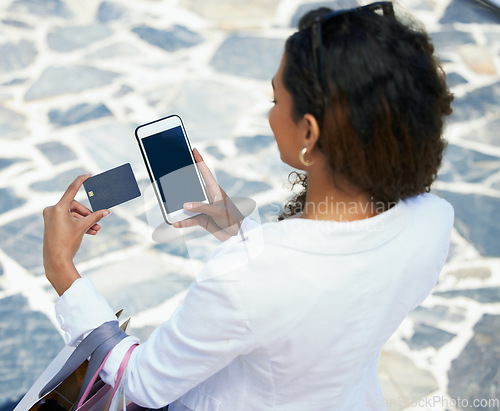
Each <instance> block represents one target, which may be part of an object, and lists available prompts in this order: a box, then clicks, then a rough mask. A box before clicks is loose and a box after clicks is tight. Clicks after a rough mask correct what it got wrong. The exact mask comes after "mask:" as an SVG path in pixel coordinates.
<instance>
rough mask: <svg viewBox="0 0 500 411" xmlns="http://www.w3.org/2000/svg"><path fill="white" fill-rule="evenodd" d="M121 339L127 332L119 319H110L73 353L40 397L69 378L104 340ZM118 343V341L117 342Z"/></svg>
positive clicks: (44, 388)
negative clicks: (119, 322) (120, 324)
mask: <svg viewBox="0 0 500 411" xmlns="http://www.w3.org/2000/svg"><path fill="white" fill-rule="evenodd" d="M115 336H116V337H117V338H120V341H121V339H123V338H125V337H126V336H127V334H125V332H124V331H123V330H122V329H121V328H120V327H119V325H118V321H108V322H105V323H103V324H101V325H100V326H99V327H98V328H96V329H95V330H93V331H92V332H91V333H90V334H89V335H88V336H87V337H86V338H85V339H84V340H83V341H82V342H81V343H80V344H79V345H78V347H76V349H75V351H73V352H72V353H71V355H70V356H69V358H68V359H67V361H66V362H65V363H64V365H63V367H62V368H61V369H60V370H59V372H58V373H57V374H56V375H55V376H54V377H53V378H52V379H51V380H50V381H49V382H48V383H47V384H46V385H45V387H43V388H42V389H41V391H40V393H39V394H38V398H42V397H43V396H44V395H46V394H47V393H49V392H50V391H52V390H53V389H54V388H56V387H57V386H58V385H59V384H61V383H62V382H63V381H64V380H65V379H66V378H68V377H69V376H70V375H71V374H72V373H73V372H74V371H75V370H76V369H77V368H78V367H79V366H80V365H81V364H82V363H83V362H84V361H85V360H86V359H87V358H88V357H90V356H91V354H92V353H93V352H94V351H95V350H96V349H97V348H98V347H99V346H100V345H101V344H103V343H104V342H106V341H108V340H109V339H111V338H113V337H115ZM115 345H116V343H115Z"/></svg>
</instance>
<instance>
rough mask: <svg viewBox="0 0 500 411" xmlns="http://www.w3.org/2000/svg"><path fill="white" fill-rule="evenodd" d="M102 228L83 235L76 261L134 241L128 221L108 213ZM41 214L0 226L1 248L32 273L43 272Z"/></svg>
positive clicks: (128, 244)
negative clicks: (91, 233) (92, 233)
mask: <svg viewBox="0 0 500 411" xmlns="http://www.w3.org/2000/svg"><path fill="white" fill-rule="evenodd" d="M101 225H102V226H103V229H102V230H101V231H100V232H99V234H98V235H96V236H87V235H86V236H85V237H84V240H83V242H82V245H81V248H80V251H79V252H78V254H77V255H76V258H75V262H76V263H79V262H82V261H87V260H89V259H91V258H93V257H96V256H98V255H99V256H102V255H104V254H106V253H108V252H112V251H117V250H123V249H126V248H127V247H130V246H132V245H136V244H137V238H136V236H135V235H134V234H133V233H132V232H131V231H130V229H129V228H130V227H129V224H128V222H127V221H125V220H123V219H122V218H120V217H118V216H117V215H115V214H111V215H110V216H109V217H106V219H105V220H103V221H102V222H101ZM42 245H43V218H42V210H40V213H39V214H33V215H30V216H27V217H23V218H20V219H18V220H14V221H12V222H10V223H7V224H5V225H3V226H0V249H2V250H3V251H4V252H5V253H6V254H7V255H9V257H11V258H12V259H14V260H15V261H17V262H18V263H19V264H20V265H21V266H23V267H24V268H26V269H27V270H29V271H30V272H31V273H32V274H34V275H41V274H43V272H44V271H43V264H42Z"/></svg>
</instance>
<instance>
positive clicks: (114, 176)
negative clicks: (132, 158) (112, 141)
mask: <svg viewBox="0 0 500 411" xmlns="http://www.w3.org/2000/svg"><path fill="white" fill-rule="evenodd" d="M83 187H84V188H85V192H86V193H87V196H88V198H89V201H90V206H91V207H92V211H97V210H102V209H104V208H111V207H114V206H116V205H118V204H122V203H125V202H126V201H129V200H132V199H134V198H137V197H139V196H140V195H141V191H140V190H139V186H138V185H137V180H136V179H135V176H134V172H133V171H132V167H131V166H130V164H129V163H126V164H123V165H121V166H119V167H116V168H113V169H111V170H108V171H105V172H103V173H101V174H96V175H95V176H92V177H90V178H87V180H85V181H84V182H83Z"/></svg>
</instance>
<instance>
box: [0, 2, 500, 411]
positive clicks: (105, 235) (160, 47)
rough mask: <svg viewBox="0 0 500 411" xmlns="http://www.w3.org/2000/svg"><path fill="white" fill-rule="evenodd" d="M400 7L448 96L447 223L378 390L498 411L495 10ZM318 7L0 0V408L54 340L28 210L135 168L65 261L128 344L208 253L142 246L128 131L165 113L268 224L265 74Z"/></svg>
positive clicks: (149, 213)
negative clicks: (125, 326) (78, 179)
mask: <svg viewBox="0 0 500 411" xmlns="http://www.w3.org/2000/svg"><path fill="white" fill-rule="evenodd" d="M338 3H339V2H338V1H337V2H335V1H331V2H323V3H321V4H327V5H333V6H335V5H338ZM341 3H342V5H344V6H345V5H349V2H348V1H343V2H341ZM399 3H400V6H401V8H402V10H403V11H407V12H409V13H411V14H412V15H413V16H415V17H416V18H418V19H419V20H421V21H422V22H423V23H424V25H425V26H426V28H427V29H428V31H429V32H430V33H431V35H432V37H433V39H434V43H435V46H436V49H437V53H438V55H439V56H440V58H441V60H442V62H443V65H444V68H445V70H446V72H447V75H448V81H449V84H450V86H451V87H452V90H453V91H454V93H455V96H456V100H455V103H454V111H455V113H454V115H453V117H452V118H451V119H450V122H449V125H448V127H447V131H446V137H447V139H448V140H449V147H448V149H447V152H446V156H445V159H444V164H443V167H442V170H441V173H440V175H439V181H438V182H437V184H436V185H435V191H436V192H437V193H438V194H439V195H441V196H443V197H445V198H446V199H448V200H449V201H450V202H451V203H452V204H453V205H454V207H455V212H456V223H455V229H454V232H453V239H452V247H451V252H450V256H449V259H448V262H447V264H446V266H445V268H444V271H443V273H442V275H441V277H440V281H439V284H438V285H437V287H436V289H435V291H434V293H433V294H432V295H431V296H430V297H429V298H428V299H427V300H426V301H425V302H424V304H423V305H422V306H421V307H419V308H417V309H416V310H415V311H413V312H412V313H411V314H410V316H409V317H408V318H407V320H405V321H404V323H403V324H402V326H401V327H400V329H399V330H398V332H397V333H396V335H394V337H393V338H391V340H390V341H389V342H388V344H387V345H386V348H385V349H384V351H383V353H382V356H381V361H380V375H381V380H382V384H383V389H384V394H385V398H386V401H387V404H388V407H389V409H390V410H403V409H407V410H410V409H411V410H414V409H423V410H455V409H474V408H476V409H484V410H498V409H500V407H499V405H498V403H496V405H495V403H494V402H492V401H490V403H489V404H488V402H487V401H488V400H490V399H498V398H499V396H500V348H499V347H500V332H499V331H500V259H499V257H500V241H499V238H500V219H499V218H498V216H497V213H498V211H500V171H499V170H500V169H499V166H500V148H499V147H498V145H499V143H500V133H499V131H498V130H500V110H499V103H500V55H499V53H500V24H499V23H500V13H499V12H495V11H494V10H493V9H488V7H486V6H481V5H479V3H478V2H477V1H474V0H418V1H417V0H401V1H400V2H399ZM319 4H320V3H317V2H308V1H305V0H252V1H245V0H218V1H209V0H113V1H107V0H105V1H102V0H87V1H85V2H80V1H77V0H2V2H1V4H0V147H1V150H0V410H11V409H12V408H13V407H14V405H15V404H16V403H17V401H18V399H19V398H20V397H21V396H22V395H23V393H24V392H25V391H26V390H27V388H28V387H29V386H30V385H31V384H32V382H33V381H34V379H35V378H36V377H37V376H38V375H39V374H40V372H41V371H42V370H43V369H44V367H45V366H46V365H47V363H48V362H49V361H50V359H51V358H53V357H54V355H55V354H56V353H57V352H58V351H59V350H60V349H61V348H62V346H63V340H62V338H61V335H60V333H59V331H58V327H57V324H56V321H55V319H54V314H53V302H54V300H55V298H56V295H55V293H54V292H53V291H52V290H51V289H50V287H49V286H48V283H47V282H46V280H45V278H44V276H43V270H42V260H41V258H42V256H41V247H42V234H43V222H42V217H41V211H42V209H43V208H44V207H45V206H46V205H49V204H52V203H54V202H55V201H57V199H58V198H59V197H60V195H61V191H62V190H63V189H64V188H65V187H66V186H67V184H68V183H69V182H70V181H71V180H72V179H73V178H74V176H76V175H78V174H80V173H81V172H82V171H90V172H92V173H99V172H101V171H104V170H107V169H109V168H112V167H114V166H118V165H120V164H123V163H125V162H130V163H131V164H132V167H133V169H134V171H135V173H136V175H137V177H138V180H139V185H140V187H141V190H142V191H143V193H144V195H143V196H142V197H141V198H139V199H136V200H133V201H131V202H130V203H127V204H125V205H123V206H120V207H117V208H116V209H114V212H113V214H112V215H111V216H110V217H108V218H107V219H106V220H105V221H104V222H103V226H104V228H103V230H102V232H101V233H100V234H99V235H98V236H97V237H96V238H92V239H90V238H87V239H86V240H85V241H84V244H83V247H82V250H81V252H80V254H79V255H78V258H77V263H78V267H79V269H80V271H81V272H82V274H83V275H85V276H89V277H91V278H92V279H93V280H94V281H95V283H96V285H97V286H98V287H99V289H100V290H101V291H102V292H103V294H104V295H105V296H106V297H107V298H108V299H109V301H110V302H111V304H112V305H113V306H114V307H116V308H121V307H124V308H126V312H127V314H128V315H132V316H133V322H132V324H133V325H132V332H133V333H135V334H137V335H139V336H141V337H142V338H146V337H147V335H148V334H149V333H150V332H151V330H152V328H153V327H154V326H155V325H157V324H158V323H159V322H160V321H161V320H162V319H164V318H165V317H166V316H168V313H170V312H171V311H172V310H173V309H174V308H175V307H176V306H177V305H178V304H180V303H181V302H182V300H183V298H184V295H185V290H186V288H187V287H188V286H189V283H190V281H191V279H192V277H193V275H194V274H195V273H196V272H197V271H198V270H199V268H200V266H201V265H202V262H203V261H204V259H206V258H207V255H208V254H209V252H210V250H211V248H212V247H213V243H212V242H211V241H209V240H208V237H204V238H201V239H197V240H190V241H187V242H185V241H181V240H182V239H181V238H179V236H177V237H175V236H173V235H170V234H169V236H170V237H169V241H168V242H166V240H164V241H160V242H158V241H154V240H153V237H152V228H151V227H152V226H154V224H155V222H156V221H157V219H158V215H157V208H156V203H155V200H154V198H152V196H151V191H150V189H149V184H148V181H147V174H146V170H145V169H144V166H143V164H142V160H141V157H140V154H139V150H138V148H137V145H136V142H135V139H134V133H133V132H134V128H135V127H136V126H137V125H139V124H142V123H145V122H147V121H151V120H153V119H156V118H159V117H162V116H165V115H168V114H171V113H177V114H180V115H181V116H182V117H183V119H184V121H185V125H186V127H187V130H188V133H189V135H190V138H191V141H192V144H193V145H194V146H196V147H198V148H199V150H200V151H201V152H202V153H203V154H204V157H205V159H206V161H207V163H208V164H209V165H210V166H211V168H212V169H213V170H214V171H215V173H216V175H217V177H218V179H219V182H220V183H221V185H222V186H223V187H224V188H225V189H226V191H227V192H228V193H229V194H230V195H231V196H246V197H251V198H252V199H254V200H255V201H256V203H257V206H258V209H257V211H256V212H255V213H254V214H255V215H256V217H258V218H259V219H261V220H262V221H268V220H272V219H275V218H276V216H277V214H278V213H279V210H280V207H281V204H283V202H284V201H285V199H286V198H287V196H288V194H289V192H288V188H287V187H286V176H287V174H288V172H289V171H290V169H289V168H288V167H287V166H284V165H283V164H282V163H281V162H280V160H279V155H278V152H277V149H276V146H275V143H274V140H273V137H272V133H271V131H270V129H269V126H268V123H267V111H268V109H269V108H270V103H269V100H270V98H271V86H270V79H271V77H272V75H273V74H274V72H275V70H276V68H277V66H278V63H279V58H280V55H281V52H282V48H283V44H284V39H286V37H287V36H288V35H290V34H291V33H292V32H293V26H294V25H295V23H296V21H297V18H298V16H300V15H301V14H302V13H303V12H304V11H305V10H307V9H309V8H312V7H314V6H317V5H319ZM256 164H258V166H257V167H256ZM81 199H82V201H86V199H85V198H84V197H83V196H81ZM459 400H461V401H459ZM474 400H479V401H481V400H483V402H476V403H473V401H474ZM467 405H469V406H470V408H467V407H466V406H467ZM473 405H475V407H473Z"/></svg>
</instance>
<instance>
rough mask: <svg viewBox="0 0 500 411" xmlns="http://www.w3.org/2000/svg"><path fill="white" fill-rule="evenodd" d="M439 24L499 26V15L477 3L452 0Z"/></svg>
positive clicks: (466, 0)
mask: <svg viewBox="0 0 500 411" xmlns="http://www.w3.org/2000/svg"><path fill="white" fill-rule="evenodd" d="M439 23H441V24H453V23H480V24H499V23H500V13H499V12H494V11H493V10H492V9H491V8H490V7H486V6H484V5H482V4H481V3H480V2H479V1H469V0H453V1H452V2H451V3H450V5H449V6H448V8H447V9H446V10H445V12H444V14H443V17H441V19H440V20H439Z"/></svg>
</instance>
